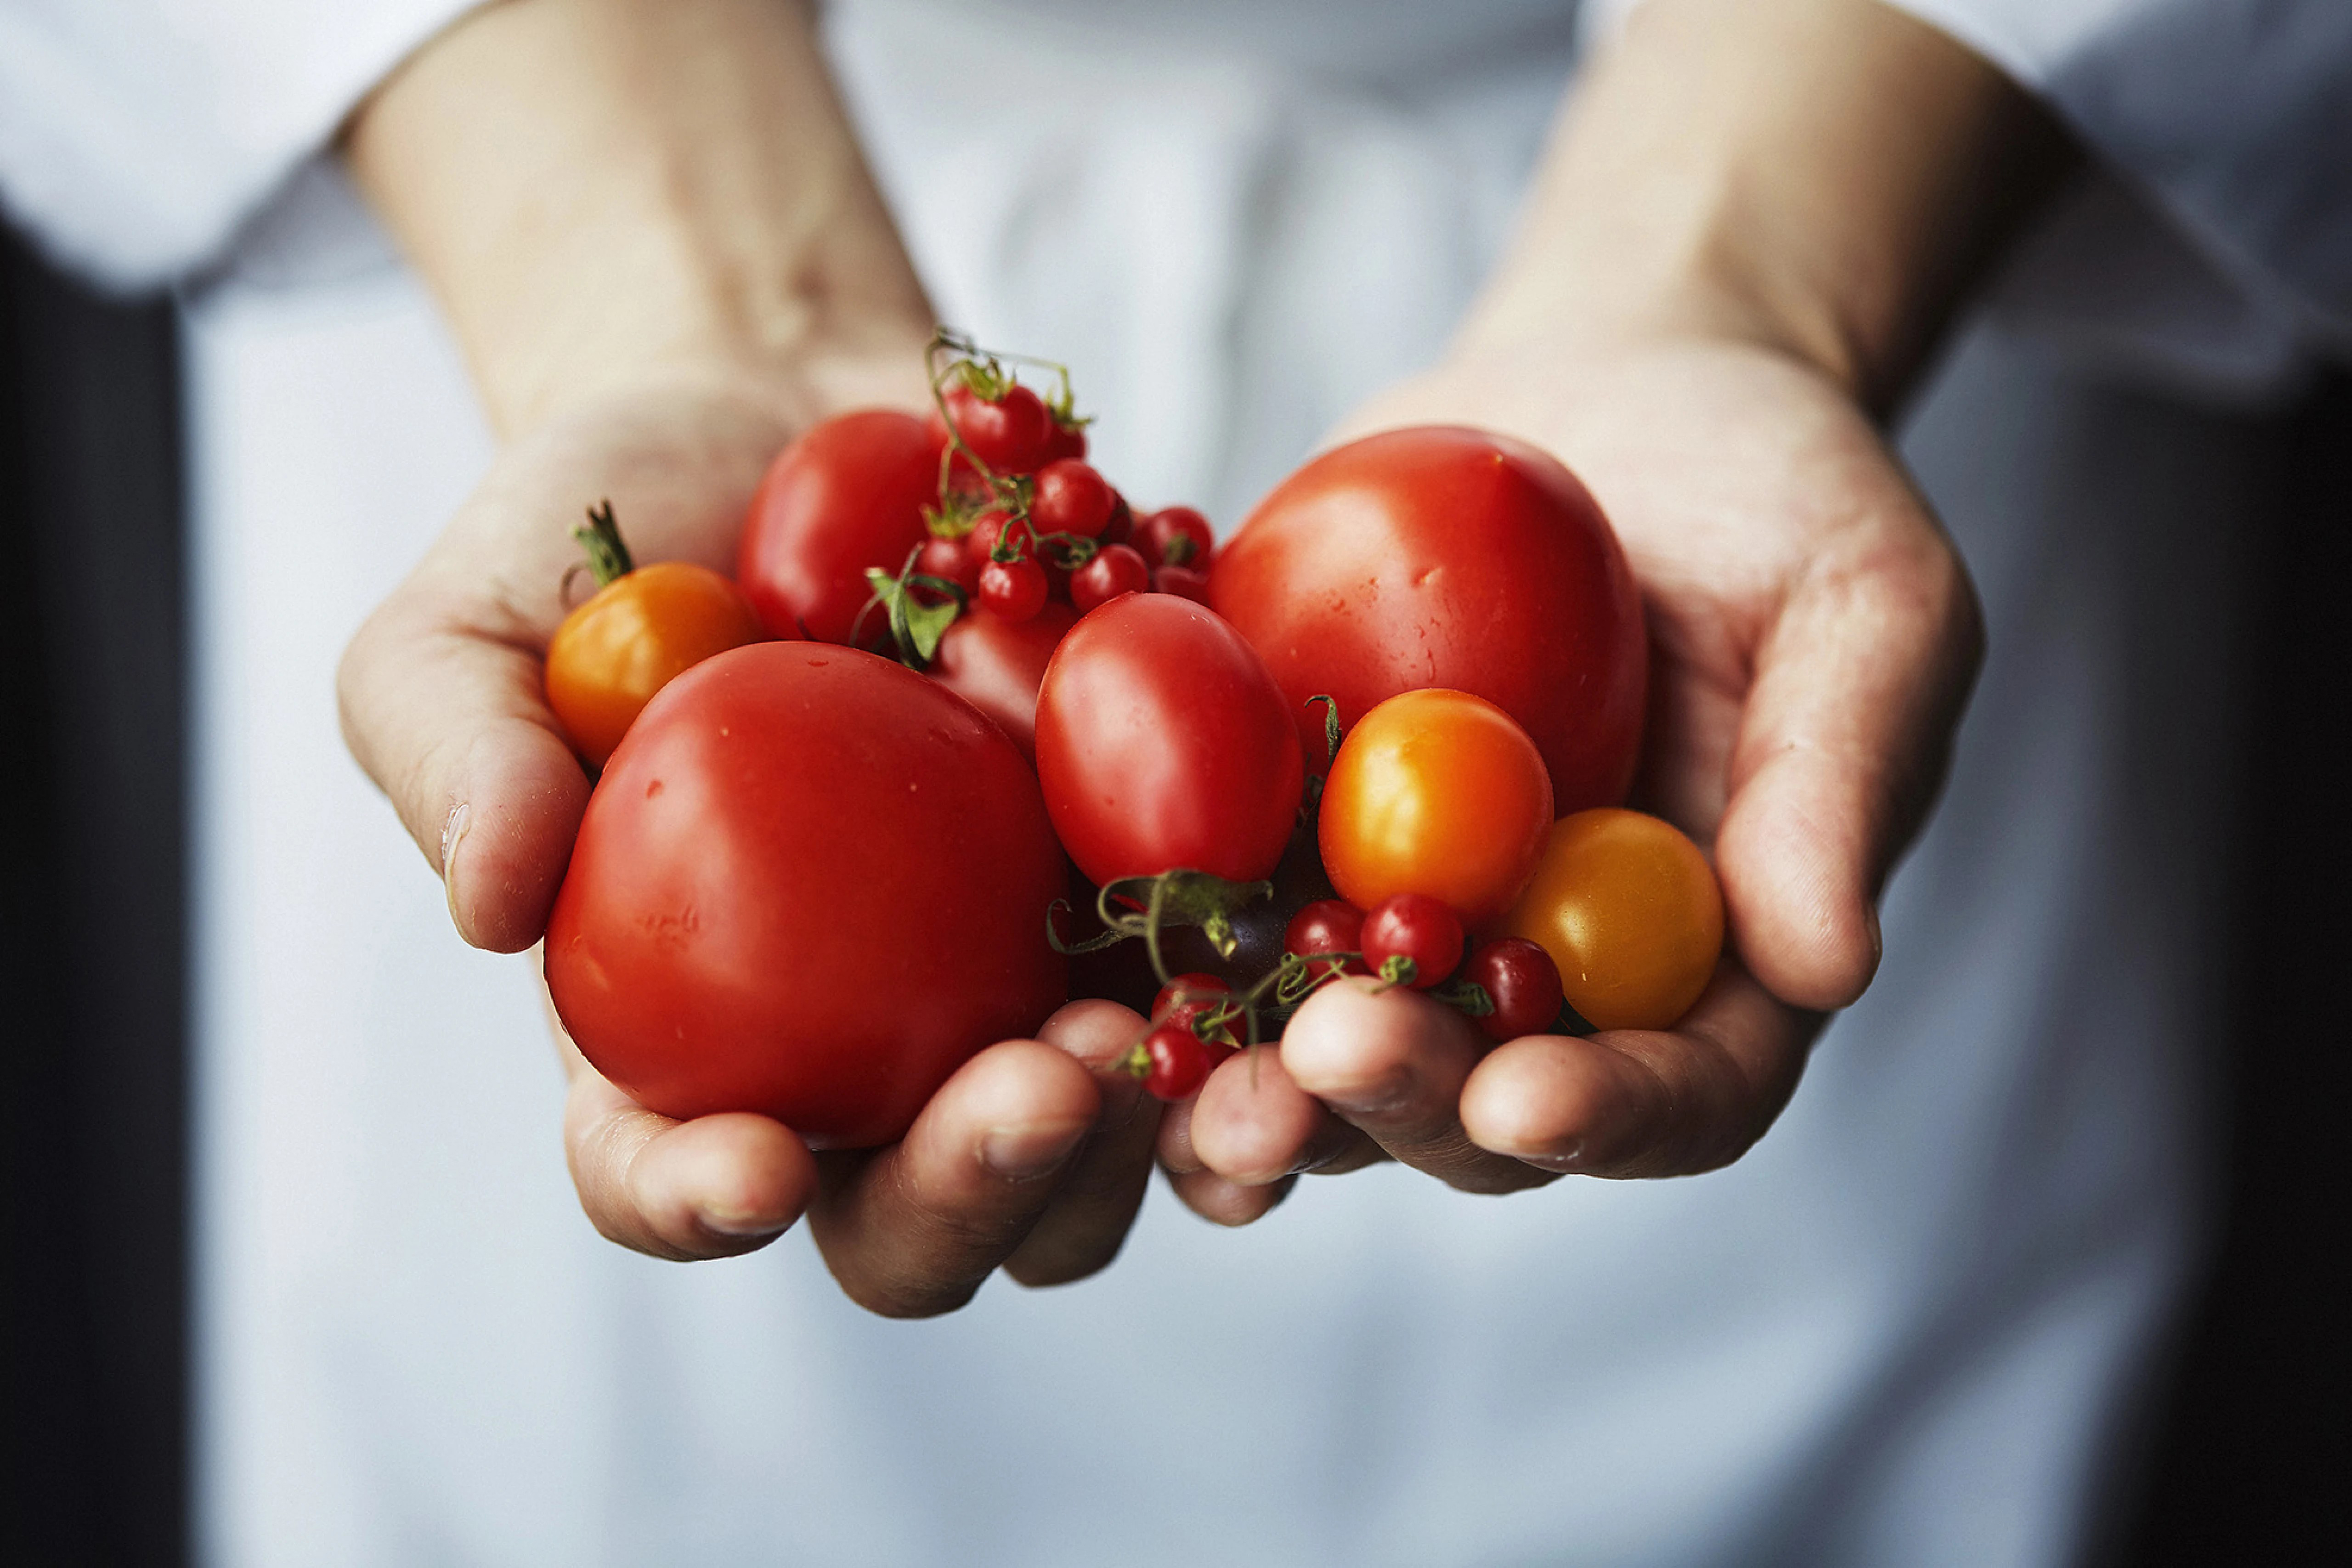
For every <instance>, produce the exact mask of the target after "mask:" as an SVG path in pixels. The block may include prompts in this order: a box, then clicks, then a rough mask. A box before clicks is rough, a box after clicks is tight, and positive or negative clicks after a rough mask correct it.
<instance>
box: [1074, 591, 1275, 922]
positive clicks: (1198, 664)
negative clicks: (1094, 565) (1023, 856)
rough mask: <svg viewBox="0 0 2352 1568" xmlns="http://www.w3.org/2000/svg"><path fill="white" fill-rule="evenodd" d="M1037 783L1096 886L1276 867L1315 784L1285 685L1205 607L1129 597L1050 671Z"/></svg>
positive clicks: (1242, 876) (1101, 612) (1249, 878)
mask: <svg viewBox="0 0 2352 1568" xmlns="http://www.w3.org/2000/svg"><path fill="white" fill-rule="evenodd" d="M1037 779H1038V782H1039V783H1040V784H1041V785H1043V786H1044V787H1045V807H1046V810H1048V811H1050V812H1052V814H1053V819H1054V830H1055V831H1056V832H1057V833H1059V834H1060V835H1061V838H1062V846H1063V847H1064V848H1065V849H1066V850H1068V851H1069V852H1070V858H1071V859H1072V860H1074V861H1076V862H1078V869H1079V870H1080V871H1082V872H1084V873H1086V874H1087V877H1088V878H1090V879H1091V880H1093V881H1094V882H1095V883H1108V882H1115V881H1117V880H1118V879H1119V878H1120V877H1127V876H1151V875H1155V874H1157V873H1160V872H1163V871H1170V870H1173V869H1175V868H1177V867H1179V866H1182V867H1187V868H1190V869H1191V870H1193V871H1205V872H1211V873H1214V874H1216V875H1218V876H1222V877H1228V878H1230V879H1232V880H1233V881H1235V882H1255V881H1256V880H1257V879H1258V878H1260V877H1263V876H1268V875H1271V874H1272V873H1273V871H1274V868H1275V866H1276V862H1279V861H1280V860H1281V859H1282V851H1283V847H1284V846H1285V845H1286V844H1287V843H1288V842H1289V841H1290V833H1291V829H1292V828H1293V827H1294V826H1295V825H1296V822H1297V814H1298V797H1299V793H1300V790H1301V789H1302V788H1303V786H1304V785H1305V782H1306V774H1305V769H1304V768H1303V767H1302V766H1301V764H1300V760H1299V755H1298V740H1297V732H1296V731H1294V730H1293V729H1292V728H1291V726H1290V716H1289V715H1288V714H1287V713H1286V712H1285V711H1283V702H1282V692H1281V690H1280V689H1279V688H1277V687H1276V685H1275V684H1274V677H1273V676H1271V675H1269V674H1266V671H1265V664H1263V663H1261V662H1260V661H1259V659H1258V656H1257V655H1256V654H1255V653H1252V652H1251V651H1250V645H1249V644H1248V643H1244V641H1242V638H1241V635H1240V633H1238V632H1235V631H1234V629H1233V628H1232V627H1231V626H1228V625H1226V624H1225V623H1224V622H1223V621H1220V620H1219V619H1217V617H1216V616H1215V615H1214V614H1213V613H1212V612H1210V611H1209V610H1208V609H1207V608H1205V607H1204V606H1202V605H1199V604H1195V603H1193V602H1192V601H1191V600H1189V599H1179V598H1177V597H1176V596H1175V595H1173V594H1167V593H1129V594H1123V595H1121V596H1120V597H1119V598H1117V599H1114V600H1112V601H1110V602H1109V603H1108V604H1106V605H1104V606H1102V607H1101V608H1100V609H1098V610H1094V611H1090V612H1087V614H1086V615H1085V616H1083V617H1081V618H1080V620H1079V622H1078V623H1077V624H1076V626H1074V627H1072V628H1071V629H1070V633H1069V635H1068V636H1066V637H1065V638H1063V639H1062V645H1061V646H1060V647H1059V648H1057V649H1055V652H1054V662H1053V663H1052V664H1048V665H1046V666H1045V685H1044V687H1043V688H1042V689H1040V690H1039V692H1038V694H1037Z"/></svg>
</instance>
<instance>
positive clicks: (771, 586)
mask: <svg viewBox="0 0 2352 1568" xmlns="http://www.w3.org/2000/svg"><path fill="white" fill-rule="evenodd" d="M939 490H940V448H939V445H938V444H937V442H935V441H934V440H933V438H932V436H931V434H929V432H928V431H926V430H925V429H924V428H923V422H922V420H921V419H919V417H917V416H916V415H914V414H911V413H899V412H898V411H897V410H896V409H887V408H869V409H862V410H860V411H859V412H857V413H845V414H838V415H835V417H834V418H832V419H828V420H826V421H824V423H821V424H816V425H813V426H811V427H810V428H809V429H808V430H807V431H806V432H804V433H803V434H802V436H801V438H800V439H799V440H797V441H795V442H793V444H791V445H790V446H787V447H785V448H784V449H783V451H782V452H781V453H779V454H777V455H776V460H775V462H774V463H772V465H769V468H768V474H767V477H766V478H764V479H762V480H761V481H760V489H759V492H758V494H756V495H754V496H753V497H751V511H750V513H749V514H747V515H746V516H745V517H744V519H743V542H742V544H741V546H740V549H739V553H738V555H737V558H736V562H735V578H736V580H737V581H738V582H739V583H740V585H741V587H742V589H743V592H744V595H745V596H746V597H747V598H749V599H750V600H751V608H752V609H754V610H756V611H758V612H759V614H760V619H761V622H764V623H765V624H766V625H767V628H768V630H769V631H770V632H773V633H774V634H775V635H776V636H779V637H793V636H800V635H803V634H805V635H807V636H809V637H811V638H814V640H815V641H817V642H820V643H846V642H848V641H849V637H850V631H851V628H852V627H853V626H854V625H855V624H856V621H857V616H858V612H860V611H862V610H863V609H864V608H865V607H866V601H867V600H868V599H869V598H871V597H872V596H873V589H872V588H871V587H870V586H868V585H867V583H866V568H868V567H876V566H878V567H880V568H881V569H882V570H885V571H887V572H888V573H890V575H891V576H893V577H896V576H897V575H898V570H899V569H900V568H901V567H903V566H905V565H906V564H907V555H908V551H910V550H912V549H914V548H915V547H916V546H917V545H919V544H921V543H922V542H923V540H924V539H925V538H928V537H929V534H928V532H927V531H926V529H925V528H924V525H923V507H925V506H927V505H929V504H932V503H934V502H936V501H937V500H938V499H939ZM803 629H805V631H804V632H803ZM889 634H890V633H889V627H888V624H887V622H886V621H885V620H884V618H883V616H882V614H881V613H880V612H878V611H877V612H875V613H874V614H871V615H868V616H866V626H865V629H864V632H863V633H862V635H861V636H860V638H859V641H860V642H861V643H864V644H865V645H866V646H868V647H880V646H882V645H884V644H885V643H887V641H888V639H889Z"/></svg>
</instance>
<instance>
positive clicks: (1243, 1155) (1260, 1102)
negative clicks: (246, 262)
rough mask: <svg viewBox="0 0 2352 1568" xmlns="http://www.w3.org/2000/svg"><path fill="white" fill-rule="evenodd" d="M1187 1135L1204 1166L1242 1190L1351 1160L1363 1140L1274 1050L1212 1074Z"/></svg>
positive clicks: (1251, 1054) (1246, 1055)
mask: <svg viewBox="0 0 2352 1568" xmlns="http://www.w3.org/2000/svg"><path fill="white" fill-rule="evenodd" d="M1185 1133H1186V1136H1187V1140H1188V1142H1189V1144H1190V1152H1191V1155H1192V1158H1194V1159H1197V1160H1198V1161H1199V1162H1200V1165H1201V1166H1202V1168H1205V1169H1208V1170H1212V1171H1214V1172H1216V1173H1217V1175H1219V1176H1223V1177H1224V1178H1225V1179H1226V1180H1227V1181H1230V1182H1235V1183H1238V1184H1240V1185H1241V1186H1264V1185H1265V1184H1266V1183H1267V1182H1272V1181H1279V1180H1280V1179H1282V1178H1283V1177H1284V1176H1297V1174H1298V1173H1300V1172H1301V1171H1307V1170H1313V1169H1315V1168H1316V1167H1317V1166H1322V1165H1325V1164H1328V1163H1329V1162H1331V1161H1333V1160H1337V1159H1339V1158H1341V1157H1343V1156H1346V1155H1350V1154H1352V1153H1353V1152H1354V1151H1355V1149H1356V1147H1357V1145H1359V1144H1360V1142H1361V1141H1362V1136H1363V1135H1362V1134H1360V1133H1358V1132H1357V1131H1356V1130H1355V1129H1354V1128H1352V1127H1350V1126H1349V1125H1348V1124H1347V1123H1345V1122H1342V1121H1341V1120H1339V1118H1338V1117H1337V1116H1334V1115H1333V1114H1332V1113H1330V1112H1329V1111H1328V1110H1327V1109H1326V1108H1325V1107H1324V1105H1323V1103H1322V1102H1321V1101H1319V1100H1318V1099H1316V1098H1315V1097H1314V1096H1313V1095H1312V1094H1309V1093H1307V1092H1306V1091H1305V1090H1303V1089H1301V1088H1299V1087H1298V1085H1297V1084H1296V1083H1294V1082H1291V1079H1290V1074H1289V1072H1288V1071H1286V1070H1285V1069H1284V1067H1283V1065H1282V1056H1281V1053H1280V1052H1279V1051H1277V1050H1276V1049H1274V1048H1272V1047H1269V1046H1258V1047H1256V1048H1255V1049H1253V1050H1249V1051H1243V1052H1241V1053H1240V1054H1239V1055H1237V1056H1234V1057H1233V1058H1231V1059H1229V1060H1228V1061H1224V1062H1223V1063H1221V1064H1220V1065H1219V1066H1218V1068H1217V1070H1216V1071H1214V1072H1212V1073H1211V1074H1209V1082H1207V1083H1205V1084H1203V1085H1202V1089H1201V1092H1200V1093H1199V1094H1198V1095H1196V1096H1195V1097H1194V1099H1193V1103H1192V1119H1191V1121H1190V1123H1189V1124H1187V1126H1186V1128H1185Z"/></svg>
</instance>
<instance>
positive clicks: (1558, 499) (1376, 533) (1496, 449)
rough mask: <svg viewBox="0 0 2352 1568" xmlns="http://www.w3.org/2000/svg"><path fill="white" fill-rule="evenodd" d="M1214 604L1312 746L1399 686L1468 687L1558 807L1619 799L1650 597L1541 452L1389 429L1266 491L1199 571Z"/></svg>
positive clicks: (1643, 671) (1488, 438) (1444, 430)
mask: <svg viewBox="0 0 2352 1568" xmlns="http://www.w3.org/2000/svg"><path fill="white" fill-rule="evenodd" d="M1209 602H1210V603H1211V604H1212V605H1213V606H1214V607H1215V609H1216V612H1217V613H1218V614H1220V615H1223V616H1224V617H1225V618H1226V619H1227V620H1229V621H1231V622H1233V623H1234V626H1236V627H1237V628H1239V629H1240V631H1241V632H1242V634H1243V635H1244V636H1245V637H1247V638H1248V639H1249V640H1250V643H1251V645H1252V646H1253V647H1255V648H1256V649H1257V651H1258V653H1260V654H1261V655H1263V656H1264V658H1265V662H1266V667H1267V668H1268V669H1270V670H1272V671H1273V672H1274V677H1275V679H1276V681H1277V682H1279V683H1280V684H1281V686H1282V690H1283V694H1284V695H1285V696H1286V697H1287V698H1288V699H1289V701H1290V704H1291V711H1292V713H1293V715H1294V716H1295V717H1296V720H1297V725H1298V727H1299V734H1300V738H1301V743H1302V744H1303V745H1305V746H1306V747H1307V757H1308V758H1310V759H1311V760H1312V761H1313V763H1314V764H1315V765H1316V766H1318V768H1319V767H1320V765H1321V762H1322V759H1323V755H1324V752H1323V745H1322V737H1321V733H1320V732H1321V728H1322V723H1323V719H1322V715H1321V713H1320V711H1319V710H1318V709H1313V708H1307V707H1304V706H1301V705H1303V704H1304V703H1305V702H1306V700H1307V698H1308V697H1310V696H1314V695H1317V694H1318V693H1328V694H1329V695H1332V696H1334V697H1336V698H1338V699H1339V716H1340V718H1341V720H1342V721H1343V722H1345V723H1348V724H1353V723H1355V722H1356V721H1357V720H1358V719H1360V718H1361V717H1363V716H1364V715H1366V714H1368V713H1370V711H1371V710H1372V709H1373V707H1375V706H1378V705H1379V704H1380V703H1381V702H1383V701H1385V700H1387V699H1388V698H1390V697H1392V696H1394V695H1397V694H1398V693H1399V692H1404V691H1411V690H1413V689H1414V688H1416V687H1421V686H1446V687H1451V688H1453V689H1454V690H1457V691H1465V692H1471V693H1475V695H1479V696H1482V697H1485V698H1486V700H1487V701H1488V702H1491V703H1493V704H1495V705H1496V706H1498V707H1500V708H1501V709H1502V710H1503V711H1504V712H1506V713H1507V714H1509V715H1510V716H1512V717H1513V718H1515V719H1517V721H1518V722H1519V724H1520V726H1521V727H1523V728H1525V729H1526V730H1527V732H1528V735H1529V736H1530V737H1532V738H1533V739H1534V741H1535V743H1536V748H1537V749H1538V751H1540V752H1542V754H1543V759H1544V764H1545V766H1546V768H1549V771H1550V774H1551V787H1552V804H1553V807H1554V809H1555V810H1559V811H1562V812H1567V811H1575V810H1583V809H1584V808H1586V807H1588V806H1610V805H1615V804H1616V803H1617V802H1618V801H1620V800H1623V799H1624V797H1625V790H1626V789H1627V787H1628V786H1629V785H1630V784H1631V782H1632V780H1633V764H1634V760H1635V755H1636V753H1637V751H1638V750H1639V747H1640V743H1641V734H1642V713H1643V700H1644V693H1645V689H1646V686H1647V683H1648V679H1649V648H1648V644H1647V643H1646V641H1645V639H1644V632H1643V622H1642V601H1641V596H1640V594H1639V593H1638V591H1636V589H1635V586H1634V582H1633V571H1632V570H1631V569H1630V568H1628V567H1627V566H1626V564H1625V556H1624V552H1623V551H1622V549H1619V548H1618V544H1617V538H1616V536H1615V535H1614V534H1613V533H1612V532H1611V531H1610V528H1609V524H1608V521H1607V519H1605V518H1604V517H1602V516H1601V509H1600V507H1597V506H1595V505H1594V504H1593V501H1592V497H1591V496H1590V495H1588V494H1586V492H1585V489H1584V486H1582V485H1581V484H1580V483H1578V482H1577V479H1576V476H1574V475H1572V474H1570V472H1569V471H1568V470H1567V469H1566V468H1564V467H1562V466H1561V465H1559V462H1558V461H1557V460H1556V459H1554V458H1553V457H1552V456H1551V455H1549V454H1548V453H1545V452H1543V451H1541V450H1539V449H1538V448H1536V447H1534V446H1531V445H1528V444H1527V443H1525V442H1522V441H1517V440H1514V439H1512V438H1510V437H1508V436H1504V435H1493V434H1487V433H1486V432H1484V431H1477V430H1465V429H1456V428H1451V427H1439V426H1432V427H1423V428H1417V429H1410V430H1391V431H1386V432H1383V433H1381V434H1378V435H1370V436H1366V437H1365V438H1364V439H1362V440H1360V441H1356V442H1351V443H1349V444H1347V445H1345V446H1339V447H1335V448H1333V449H1332V450H1331V451H1329V452H1326V453H1324V454H1323V455H1321V456H1319V457H1317V458H1316V459H1315V460H1314V461H1312V462H1310V463H1308V464H1307V465H1306V466H1305V467H1303V468H1301V469H1299V470H1298V471H1297V473H1296V474H1293V475H1292V476H1290V477H1289V478H1287V479H1286V480H1284V481H1283V482H1282V483H1281V484H1280V485H1278V486H1276V487H1275V489H1274V491H1273V493H1272V494H1270V495H1268V496H1267V497H1266V498H1265V500H1264V501H1262V502H1260V503H1259V504H1258V507H1257V509H1256V511H1255V512H1254V513H1252V514H1251V516H1250V517H1249V519H1248V521H1246V522H1245V523H1244V524H1243V525H1242V527H1241V528H1240V529H1239V530H1238V531H1237V532H1236V533H1235V534H1234V537H1233V538H1231V539H1229V540H1227V541H1226V543H1225V545H1224V548H1223V549H1220V550H1219V551H1218V552H1217V553H1216V556H1215V559H1214V562H1213V565H1212V566H1211V568H1210V571H1209Z"/></svg>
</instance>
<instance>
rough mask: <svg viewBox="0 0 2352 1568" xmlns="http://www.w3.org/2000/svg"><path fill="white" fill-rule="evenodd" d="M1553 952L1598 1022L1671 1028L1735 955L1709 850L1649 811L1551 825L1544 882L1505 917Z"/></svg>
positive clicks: (1507, 927)
mask: <svg viewBox="0 0 2352 1568" xmlns="http://www.w3.org/2000/svg"><path fill="white" fill-rule="evenodd" d="M1500 929H1501V930H1503V931H1504V932H1507V933H1508V934H1509V935H1511V936H1523V937H1525V938H1527V939H1528V941H1530V942H1533V943H1535V944H1536V945H1537V946H1539V947H1541V948H1542V949H1543V950H1544V951H1545V952H1547V953H1549V954H1550V955H1551V956H1552V961H1553V962H1554V963H1555V964H1557V965H1558V966H1559V981H1560V988H1561V989H1562V990H1564V991H1565V992H1566V993H1567V996H1568V1005H1569V1006H1570V1007H1572V1008H1574V1009H1576V1010H1577V1012H1578V1013H1579V1014H1580V1015H1581V1016H1582V1017H1583V1019H1585V1021H1586V1022H1588V1023H1590V1024H1591V1025H1592V1027H1593V1028H1595V1029H1667V1028H1671V1027H1672V1026H1673V1025H1674V1023H1675V1020H1676V1019H1680V1018H1681V1017H1682V1016H1683V1014H1685V1013H1686V1012H1688V1011H1690V1008H1691V1004H1692V1003H1693V1002H1695V1001H1696V1000H1698V997H1699V993H1700V992H1701V991H1704V990H1705V989H1706V982H1707V980H1708V978H1709V977H1711V976H1712V975H1714V973H1715V961H1716V959H1717V957H1718V956H1720V955H1721V954H1722V952H1723V891H1722V889H1721V888H1719V887H1717V885H1716V881H1715V868H1714V867H1712V866H1710V865H1708V864H1707V863H1706V853H1705V852H1702V851H1701V850H1700V849H1699V847H1698V846H1697V845H1696V844H1695V843H1693V842H1691V841H1690V840H1689V839H1687V838H1685V836H1684V835H1683V832H1682V830H1681V829H1679V828H1676V827H1675V825H1674V824H1673V823H1671V822H1667V821H1662V820H1660V819H1659V818H1656V817H1652V816H1646V815H1644V814H1643V813H1642V812H1640V811H1623V810H1594V811H1579V812H1577V813H1576V814H1575V815H1573V816H1569V817H1562V818H1561V819H1560V820H1559V821H1557V822H1554V823H1553V824H1552V826H1551V832H1550V835H1549V837H1548V838H1547V839H1546V840H1545V841H1544V852H1543V862H1542V863H1541V864H1540V865H1538V867H1537V868H1536V874H1535V880H1534V881H1532V882H1530V883H1528V890H1527V892H1525V893H1523V894H1520V895H1519V902H1518V904H1517V905H1516V906H1515V907H1514V908H1513V909H1512V910H1511V912H1510V914H1509V915H1508V916H1507V917H1506V918H1505V919H1504V921H1503V922H1502V925H1501V927H1500Z"/></svg>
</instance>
